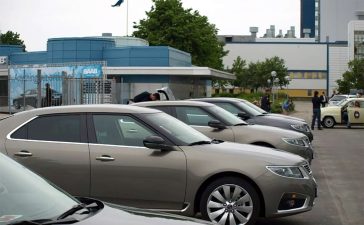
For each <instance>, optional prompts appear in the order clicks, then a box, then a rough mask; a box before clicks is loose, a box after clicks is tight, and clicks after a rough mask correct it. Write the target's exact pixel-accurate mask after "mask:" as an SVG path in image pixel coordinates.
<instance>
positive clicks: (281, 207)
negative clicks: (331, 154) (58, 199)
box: [0, 105, 317, 225]
mask: <svg viewBox="0 0 364 225" xmlns="http://www.w3.org/2000/svg"><path fill="white" fill-rule="evenodd" d="M0 152H3V153H5V154H8V155H9V156H10V157H11V158H13V159H15V160H17V161H18V162H20V163H21V164H23V165H24V166H26V167H28V168H30V169H32V170H33V171H35V172H37V173H39V174H41V175H42V176H44V177H45V178H47V179H48V180H50V181H52V182H54V183H55V184H57V185H58V186H60V187H61V188H63V189H65V190H66V191H68V192H69V193H71V194H73V195H75V196H86V197H92V198H97V199H101V200H104V201H106V202H111V203H116V204H124V205H129V206H138V207H142V208H148V209H154V210H160V211H168V212H175V213H181V214H184V215H188V216H194V215H195V214H196V213H198V212H201V214H202V217H203V218H204V219H206V220H210V221H213V222H216V223H219V224H222V225H225V224H226V225H228V224H229V225H234V224H254V222H255V220H256V219H257V217H278V216H287V215H292V214H296V213H301V212H305V211H308V210H311V209H312V207H313V204H314V200H315V196H316V193H317V192H316V191H317V189H316V182H315V179H314V178H313V176H312V173H311V170H310V167H309V165H308V164H307V161H306V160H304V159H303V158H302V157H299V156H296V155H294V154H290V153H286V152H280V151H275V150H271V149H269V148H265V147H259V146H254V145H245V144H237V143H230V142H222V141H217V140H211V139H210V138H208V137H206V136H205V135H203V134H201V133H200V132H198V131H196V130H194V129H192V128H191V127H190V126H188V125H186V124H185V123H183V122H181V121H179V120H177V119H175V118H174V117H172V116H169V115H168V114H166V113H163V112H161V111H159V110H154V109H148V108H141V107H135V106H120V105H84V106H63V107H50V108H42V109H34V110H30V111H26V112H21V113H17V114H15V115H12V116H10V117H8V118H5V119H3V120H1V121H0Z"/></svg>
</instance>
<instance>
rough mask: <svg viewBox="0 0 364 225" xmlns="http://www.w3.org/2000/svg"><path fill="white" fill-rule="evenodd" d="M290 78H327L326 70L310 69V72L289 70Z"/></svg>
mask: <svg viewBox="0 0 364 225" xmlns="http://www.w3.org/2000/svg"><path fill="white" fill-rule="evenodd" d="M289 76H290V77H291V79H318V80H325V79H326V78H327V72H321V71H317V72H316V71H310V72H305V71H302V72H289Z"/></svg>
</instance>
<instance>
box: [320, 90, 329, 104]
mask: <svg viewBox="0 0 364 225" xmlns="http://www.w3.org/2000/svg"><path fill="white" fill-rule="evenodd" d="M320 101H321V105H322V108H323V107H325V106H326V103H327V102H328V101H327V96H326V94H325V92H324V91H323V92H322V94H321V95H320Z"/></svg>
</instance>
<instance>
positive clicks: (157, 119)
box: [145, 113, 211, 146]
mask: <svg viewBox="0 0 364 225" xmlns="http://www.w3.org/2000/svg"><path fill="white" fill-rule="evenodd" d="M145 118H146V119H147V120H148V122H149V123H151V124H152V125H154V126H155V127H159V128H161V132H163V134H164V135H166V136H172V137H173V138H175V139H177V141H178V145H182V146H184V145H190V144H192V143H196V142H211V139H210V138H208V137H206V136H205V135H203V134H202V133H200V132H198V131H197V130H195V129H193V128H192V127H190V126H188V125H187V124H185V123H183V122H182V121H180V120H178V119H176V118H174V117H173V116H170V115H168V114H166V113H152V114H146V116H145Z"/></svg>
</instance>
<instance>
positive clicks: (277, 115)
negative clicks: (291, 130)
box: [265, 113, 306, 122]
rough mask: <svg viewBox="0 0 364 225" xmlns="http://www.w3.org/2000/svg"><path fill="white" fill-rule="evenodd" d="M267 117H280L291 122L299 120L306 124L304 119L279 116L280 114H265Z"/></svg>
mask: <svg viewBox="0 0 364 225" xmlns="http://www.w3.org/2000/svg"><path fill="white" fill-rule="evenodd" d="M265 115H266V116H275V117H279V118H286V119H290V120H298V121H302V122H306V121H305V120H304V119H301V118H298V117H293V116H287V115H282V114H278V113H268V114H265Z"/></svg>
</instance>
